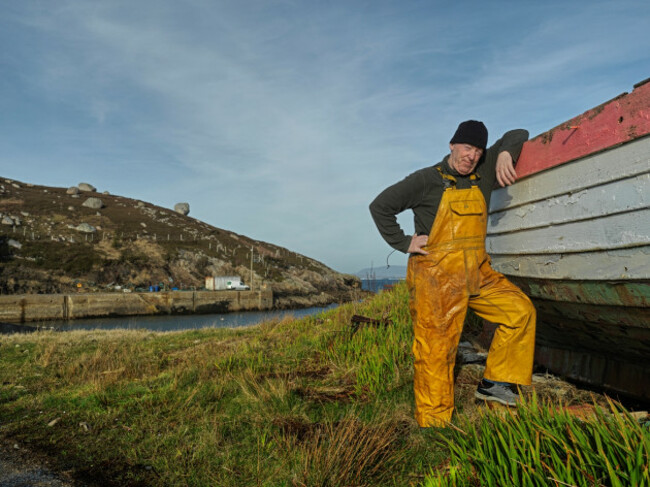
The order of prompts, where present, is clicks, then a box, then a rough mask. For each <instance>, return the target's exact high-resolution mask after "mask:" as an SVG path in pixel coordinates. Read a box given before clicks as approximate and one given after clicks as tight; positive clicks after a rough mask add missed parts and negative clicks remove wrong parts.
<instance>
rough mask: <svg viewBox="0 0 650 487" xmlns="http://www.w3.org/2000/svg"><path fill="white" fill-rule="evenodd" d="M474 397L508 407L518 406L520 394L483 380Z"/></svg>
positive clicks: (507, 387) (506, 387)
mask: <svg viewBox="0 0 650 487" xmlns="http://www.w3.org/2000/svg"><path fill="white" fill-rule="evenodd" d="M474 396H475V397H476V398H477V399H482V400H484V401H496V402H500V403H501V404H505V405H506V406H516V405H517V402H518V401H519V394H517V393H516V392H513V391H512V389H511V388H510V387H509V386H505V385H502V384H495V383H491V382H487V381H485V380H481V382H480V383H479V385H478V388H477V389H476V392H475V393H474Z"/></svg>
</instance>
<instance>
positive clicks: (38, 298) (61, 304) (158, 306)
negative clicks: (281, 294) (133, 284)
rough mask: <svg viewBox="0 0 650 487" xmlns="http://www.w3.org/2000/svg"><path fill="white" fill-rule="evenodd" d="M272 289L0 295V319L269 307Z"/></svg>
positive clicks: (219, 310) (190, 312) (39, 318)
mask: <svg viewBox="0 0 650 487" xmlns="http://www.w3.org/2000/svg"><path fill="white" fill-rule="evenodd" d="M272 308H273V292H272V291H271V290H270V289H267V290H262V291H162V292H149V293H146V292H142V293H117V292H115V293H76V294H20V295H4V296H0V321H4V322H8V323H27V322H34V321H46V320H75V319H79V318H103V317H110V316H135V315H160V314H193V313H196V314H207V313H228V312H230V311H248V310H269V309H272Z"/></svg>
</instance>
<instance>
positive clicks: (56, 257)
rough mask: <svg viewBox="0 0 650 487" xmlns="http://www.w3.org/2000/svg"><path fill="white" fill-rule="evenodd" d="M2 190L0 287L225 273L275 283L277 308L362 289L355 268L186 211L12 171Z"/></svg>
mask: <svg viewBox="0 0 650 487" xmlns="http://www.w3.org/2000/svg"><path fill="white" fill-rule="evenodd" d="M89 186H90V187H92V186H91V185H89ZM75 188H77V187H75ZM93 188H94V187H93ZM78 189H79V190H81V189H82V184H79V185H78ZM0 191H1V193H0V220H1V221H2V223H4V225H0V262H1V263H2V265H0V293H2V294H18V293H70V292H74V291H77V290H78V289H79V287H81V289H82V290H88V291H92V290H97V291H107V290H116V289H119V290H120V292H121V290H123V289H125V288H126V289H131V290H138V289H142V290H146V289H148V288H149V286H150V285H152V284H156V285H159V286H160V287H162V288H167V289H169V288H179V289H201V288H202V287H203V286H204V285H205V278H206V277H207V276H220V275H238V276H240V277H241V278H242V279H243V280H244V282H245V283H246V284H248V285H250V286H251V287H252V288H253V289H260V288H266V289H268V288H271V289H272V290H273V293H274V297H275V303H274V304H275V307H277V308H293V307H302V306H312V305H325V304H329V303H332V302H340V301H348V300H351V299H356V298H357V297H358V294H359V293H360V287H361V286H360V280H359V279H358V278H357V277H355V276H351V275H344V274H340V273H338V272H335V271H333V270H332V269H330V268H328V267H327V266H325V265H324V264H322V263H320V262H318V261H316V260H313V259H310V258H309V257H306V256H303V255H300V254H297V253H295V252H292V251H290V250H288V249H286V248H283V247H278V246H276V245H273V244H270V243H267V242H261V241H258V240H253V239H250V238H248V237H246V236H244V235H238V234H235V233H233V232H229V231H226V230H222V229H219V228H215V227H212V226H210V225H208V224H206V223H204V222H201V221H199V220H196V219H194V218H191V217H189V216H186V215H185V214H183V213H182V212H181V213H179V212H178V211H172V210H169V209H166V208H161V207H158V206H155V205H152V204H150V203H146V202H143V201H138V200H134V199H130V198H125V197H121V196H116V195H110V194H107V193H104V194H103V195H102V198H101V200H100V201H101V204H102V206H101V207H90V208H89V207H88V206H87V205H86V204H85V202H86V201H88V200H91V199H94V200H99V198H96V197H90V198H86V199H84V198H79V194H78V191H71V188H53V187H44V186H36V185H28V184H23V183H17V182H15V181H11V180H2V181H0ZM92 191H94V189H93V190H92ZM93 206H96V205H93ZM176 206H178V205H176ZM186 209H187V211H189V204H187V208H186ZM100 210H101V211H100ZM5 219H6V223H5ZM251 253H252V259H251ZM251 260H252V265H251Z"/></svg>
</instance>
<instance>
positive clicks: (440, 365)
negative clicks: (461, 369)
mask: <svg viewBox="0 0 650 487" xmlns="http://www.w3.org/2000/svg"><path fill="white" fill-rule="evenodd" d="M422 284H423V283H422V282H420V287H419V288H417V289H412V292H413V293H414V294H412V298H415V299H412V300H411V316H412V318H413V331H414V335H415V339H414V342H413V355H414V357H415V363H414V369H415V370H414V372H415V376H414V392H415V418H416V420H417V422H418V424H419V425H420V426H423V427H427V426H444V425H445V423H446V422H449V421H451V416H452V413H453V411H454V365H455V363H456V350H457V348H458V342H459V340H460V335H461V332H462V330H463V322H464V320H465V314H466V310H467V297H466V295H463V294H462V293H459V294H456V293H453V294H454V295H456V296H457V297H458V299H459V300H457V301H455V302H453V303H452V302H450V299H449V298H450V296H444V297H443V296H440V295H439V294H437V293H435V292H433V293H432V292H431V289H430V288H428V287H427V286H424V285H422ZM440 298H442V299H440ZM445 298H446V299H445ZM441 300H442V301H443V302H444V301H446V302H445V305H446V306H441V302H440V301H441ZM415 303H417V306H416V305H415ZM442 310H445V311H442Z"/></svg>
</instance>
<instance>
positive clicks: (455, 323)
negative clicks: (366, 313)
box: [406, 168, 536, 427]
mask: <svg viewBox="0 0 650 487" xmlns="http://www.w3.org/2000/svg"><path fill="white" fill-rule="evenodd" d="M438 171H439V172H440V174H441V175H442V177H443V181H444V182H445V186H446V189H445V191H444V193H443V195H442V199H441V200H440V206H439V208H438V212H437V213H436V218H435V221H434V222H433V226H432V228H431V232H430V233H429V239H428V241H427V245H426V246H425V247H424V249H425V250H426V251H427V252H428V253H429V254H428V255H418V254H413V255H411V257H410V258H409V262H408V271H407V276H406V281H407V285H408V287H409V292H410V310H411V316H412V318H413V327H414V332H415V340H414V343H413V354H414V356H415V379H414V389H415V408H416V412H415V417H416V419H417V421H418V424H419V425H420V426H423V427H427V426H444V425H445V424H446V423H447V422H449V421H450V420H451V415H452V413H453V410H454V364H455V361H456V350H457V347H458V342H459V339H460V334H461V332H462V329H463V322H464V320H465V314H466V313H467V307H468V306H469V307H470V308H472V310H473V311H474V312H475V313H476V314H477V315H478V316H480V317H481V318H484V319H486V320H488V321H490V322H492V323H497V324H499V327H498V328H497V330H496V333H495V335H494V339H493V340H492V345H491V347H490V351H489V353H488V359H487V364H486V368H485V373H484V377H485V378H486V379H490V380H495V381H502V382H511V383H515V384H521V385H528V384H530V382H531V375H532V369H533V354H534V349H535V318H536V315H535V308H534V307H533V305H532V303H531V302H530V300H529V299H528V297H527V296H526V295H525V294H524V293H523V292H522V291H521V290H520V289H519V288H518V287H517V286H515V285H514V284H512V283H511V282H510V281H508V280H507V279H506V278H505V277H504V276H503V275H502V274H500V273H498V272H496V271H494V270H493V269H492V267H491V266H490V258H489V256H488V255H487V253H486V252H485V233H486V227H487V208H486V205H485V199H484V198H483V194H482V193H481V191H480V189H479V188H478V186H477V185H476V179H477V176H476V175H475V174H473V175H472V176H471V178H470V179H471V181H472V186H471V188H470V189H456V180H455V178H454V177H453V176H450V175H447V174H444V173H443V172H442V170H441V169H440V168H438Z"/></svg>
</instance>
